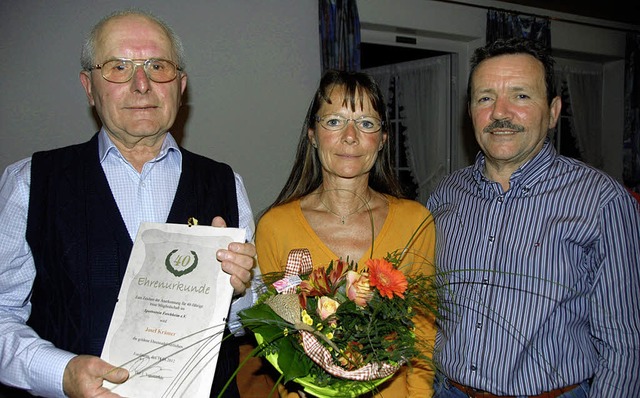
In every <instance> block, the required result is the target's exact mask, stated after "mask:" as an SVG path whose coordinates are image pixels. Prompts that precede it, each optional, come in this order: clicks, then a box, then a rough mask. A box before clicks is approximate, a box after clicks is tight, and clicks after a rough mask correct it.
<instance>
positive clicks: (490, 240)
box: [489, 235, 495, 243]
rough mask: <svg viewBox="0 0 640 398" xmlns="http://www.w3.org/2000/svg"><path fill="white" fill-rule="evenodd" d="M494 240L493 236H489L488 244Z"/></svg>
mask: <svg viewBox="0 0 640 398" xmlns="http://www.w3.org/2000/svg"><path fill="white" fill-rule="evenodd" d="M494 240H495V237H494V236H493V235H491V236H489V243H492V242H493V241H494Z"/></svg>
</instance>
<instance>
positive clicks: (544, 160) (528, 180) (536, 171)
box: [473, 137, 558, 187]
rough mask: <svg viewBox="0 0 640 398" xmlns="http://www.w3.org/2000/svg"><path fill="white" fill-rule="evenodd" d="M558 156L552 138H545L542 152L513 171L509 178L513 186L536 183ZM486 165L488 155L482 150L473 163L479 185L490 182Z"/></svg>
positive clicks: (474, 175) (474, 174)
mask: <svg viewBox="0 0 640 398" xmlns="http://www.w3.org/2000/svg"><path fill="white" fill-rule="evenodd" d="M557 156H558V153H557V152H556V149H555V148H554V147H553V145H552V144H551V140H550V139H549V137H547V138H545V141H544V144H543V145H542V149H541V150H540V152H538V153H537V154H536V155H535V156H534V157H533V158H532V159H531V160H529V161H527V162H526V163H524V164H523V165H522V166H520V167H519V168H518V169H517V170H516V171H514V172H513V174H512V175H511V178H509V182H510V185H511V187H515V186H516V185H527V186H530V185H532V184H534V183H535V182H536V181H538V180H539V179H540V176H542V175H543V174H544V172H545V171H547V170H548V169H549V167H550V166H551V164H552V163H553V161H554V160H555V159H556V157H557ZM485 165H486V157H485V155H484V153H482V151H480V152H478V154H477V155H476V160H475V162H474V165H473V178H474V179H475V181H476V183H477V184H479V185H484V184H486V183H488V182H490V180H489V179H487V178H486V177H485V176H484V169H485Z"/></svg>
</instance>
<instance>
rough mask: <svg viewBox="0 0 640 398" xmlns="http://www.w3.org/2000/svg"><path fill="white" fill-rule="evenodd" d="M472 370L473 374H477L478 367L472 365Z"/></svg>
mask: <svg viewBox="0 0 640 398" xmlns="http://www.w3.org/2000/svg"><path fill="white" fill-rule="evenodd" d="M470 369H471V371H472V372H475V371H476V370H478V368H477V367H476V365H471V367H470Z"/></svg>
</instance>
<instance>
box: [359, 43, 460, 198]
mask: <svg viewBox="0 0 640 398" xmlns="http://www.w3.org/2000/svg"><path fill="white" fill-rule="evenodd" d="M366 72H368V73H370V74H371V75H372V76H373V77H374V78H375V79H376V81H377V82H378V84H379V85H380V88H381V89H382V90H383V92H385V90H388V89H387V88H388V87H390V85H391V80H392V79H394V81H395V93H396V102H397V104H396V107H397V108H398V109H400V119H401V123H402V125H404V126H405V127H406V130H405V131H404V133H403V134H404V137H405V145H406V148H405V150H406V153H407V158H408V162H409V166H410V168H411V172H412V174H413V176H414V179H415V182H416V184H417V185H418V197H417V198H416V199H417V200H418V201H419V202H421V203H426V201H427V198H428V197H429V194H430V193H431V191H433V189H434V188H435V185H436V184H437V183H438V182H439V181H440V179H441V178H442V177H443V176H444V175H445V174H446V173H448V171H449V166H448V165H449V152H450V151H449V146H450V138H449V135H450V131H451V118H450V113H451V112H450V108H451V90H452V87H453V86H455V82H453V81H452V79H451V56H450V55H443V56H438V57H433V58H427V59H421V60H418V61H411V62H405V63H399V64H392V65H386V66H381V67H377V68H371V69H367V70H366Z"/></svg>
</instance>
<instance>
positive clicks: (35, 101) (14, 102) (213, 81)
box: [0, 0, 321, 213]
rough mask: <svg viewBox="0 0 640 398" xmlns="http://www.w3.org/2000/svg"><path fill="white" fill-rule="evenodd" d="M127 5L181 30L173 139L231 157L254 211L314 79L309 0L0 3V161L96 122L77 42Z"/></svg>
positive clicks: (285, 155) (272, 189) (289, 151)
mask: <svg viewBox="0 0 640 398" xmlns="http://www.w3.org/2000/svg"><path fill="white" fill-rule="evenodd" d="M130 6H137V7H140V8H145V9H148V10H150V11H152V12H153V13H155V14H157V15H158V16H160V17H161V18H163V19H165V20H166V21H167V22H168V23H169V24H170V25H172V26H173V27H174V29H175V30H176V32H177V33H178V34H179V35H180V36H181V37H182V40H183V41H184V44H185V49H186V54H187V60H188V62H187V72H188V75H189V80H188V82H189V84H188V88H187V93H188V94H187V98H186V105H185V106H183V109H182V111H181V115H180V117H181V118H182V119H184V120H186V121H185V122H184V138H183V140H182V144H183V145H184V146H185V147H186V148H187V149H190V150H192V151H195V152H197V153H200V154H203V155H207V156H210V157H213V158H215V159H217V160H221V161H224V162H227V163H229V164H231V165H232V166H233V167H234V168H235V170H236V171H238V172H239V173H240V174H241V175H242V176H243V178H244V180H245V184H246V187H247V191H248V193H249V198H250V200H251V203H252V206H253V210H254V213H257V212H258V211H260V210H261V209H262V208H263V207H265V206H267V205H268V204H269V203H271V201H273V199H275V197H276V195H277V194H278V192H279V190H280V188H281V187H282V185H284V182H285V180H286V177H287V173H288V171H289V169H290V167H291V163H292V160H293V156H294V152H295V144H296V142H297V139H298V136H299V134H300V127H301V126H302V120H303V118H304V116H305V114H306V110H307V105H308V103H309V101H310V100H311V96H312V94H313V92H314V90H315V87H316V85H317V83H318V80H319V77H320V69H321V64H320V50H319V40H318V15H317V13H318V6H317V2H316V0H279V1H272V2H264V1H260V0H243V1H236V0H215V1H212V0H190V1H188V2H184V3H182V4H180V5H179V4H178V3H176V2H174V1H171V2H169V1H152V0H139V1H136V0H134V1H132V0H110V1H99V2H80V1H56V2H55V5H53V2H43V1H37V0H26V1H2V2H0V15H1V18H2V23H0V37H2V39H0V50H1V51H2V59H1V60H0V76H2V90H0V120H1V121H2V129H0V168H1V169H4V168H5V167H6V166H7V165H9V164H10V163H12V162H14V161H17V160H19V159H21V158H24V157H27V156H30V155H31V153H32V152H34V151H37V150H43V149H48V148H53V147H59V146H64V145H68V144H72V143H77V142H82V141H85V140H87V139H89V137H90V136H91V135H92V134H93V133H94V132H95V131H97V129H98V126H97V125H96V122H95V121H94V118H93V116H92V112H91V109H90V107H89V105H88V103H87V100H86V96H85V94H84V90H83V89H82V86H81V85H80V82H79V79H78V73H79V71H80V61H79V58H80V49H81V45H82V42H83V39H84V36H85V34H86V33H87V32H88V30H89V29H90V28H91V26H92V25H93V24H94V23H95V22H97V20H98V19H99V18H101V17H102V16H103V15H106V14H108V13H109V12H111V11H113V10H115V9H120V8H126V7H130Z"/></svg>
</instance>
